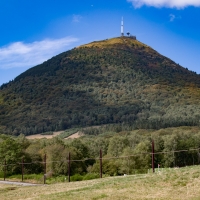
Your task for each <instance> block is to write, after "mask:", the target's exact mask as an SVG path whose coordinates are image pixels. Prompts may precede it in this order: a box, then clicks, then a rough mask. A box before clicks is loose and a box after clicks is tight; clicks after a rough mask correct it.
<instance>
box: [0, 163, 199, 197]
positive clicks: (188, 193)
mask: <svg viewBox="0 0 200 200" xmlns="http://www.w3.org/2000/svg"><path fill="white" fill-rule="evenodd" d="M0 199H1V200H11V199H15V200H19V199H28V200H32V199H35V200H36V199H37V200H41V199H42V200H44V199H45V200H46V199H48V200H53V199H55V200H59V199H63V200H64V199H65V200H66V199H71V200H78V199H80V200H84V199H91V200H97V199H109V200H110V199H113V200H119V199H120V200H121V199H123V200H124V199H154V200H155V199H166V200H170V199H181V200H185V199H192V200H197V199H200V166H193V167H185V168H178V169H170V170H160V172H158V173H155V174H146V175H130V176H122V177H108V178H103V179H95V180H89V181H81V182H71V183H68V182H66V183H57V184H51V185H41V186H15V185H5V184H0Z"/></svg>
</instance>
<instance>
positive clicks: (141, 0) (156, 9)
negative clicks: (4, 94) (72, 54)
mask: <svg viewBox="0 0 200 200" xmlns="http://www.w3.org/2000/svg"><path fill="white" fill-rule="evenodd" d="M122 16H123V18H124V30H125V32H130V33H131V34H132V35H136V36H137V39H138V40H139V41H141V42H143V43H145V44H147V45H149V46H151V47H152V48H153V49H155V50H156V51H158V52H159V53H161V54H162V55H165V56H167V57H169V58H170V59H172V60H174V61H175V62H176V63H179V64H180V65H181V66H183V67H187V68H188V69H189V70H192V71H195V72H197V73H198V74H200V66H199V61H200V20H199V19H200V0H73V1H71V0H32V1H31V0H0V26H1V29H0V30H1V31H0V85H1V84H2V83H6V82H8V81H10V80H12V79H14V78H15V77H16V76H18V75H19V74H20V73H22V72H24V71H26V70H27V69H28V68H30V67H33V66H35V65H37V64H40V63H42V62H44V61H45V60H48V59H49V58H51V57H53V56H55V55H57V54H59V53H61V52H63V51H67V50H69V49H72V48H74V47H76V46H79V45H81V44H86V43H89V42H92V41H97V40H103V39H107V38H112V37H118V36H120V23H121V18H122Z"/></svg>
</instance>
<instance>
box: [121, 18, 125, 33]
mask: <svg viewBox="0 0 200 200" xmlns="http://www.w3.org/2000/svg"><path fill="white" fill-rule="evenodd" d="M121 36H122V37H123V36H124V20H123V17H122V21H121Z"/></svg>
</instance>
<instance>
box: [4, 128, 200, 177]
mask: <svg viewBox="0 0 200 200" xmlns="http://www.w3.org/2000/svg"><path fill="white" fill-rule="evenodd" d="M125 129H126V128H125ZM125 129H124V128H123V127H121V130H120V129H119V127H118V126H113V125H109V126H102V127H100V128H91V129H85V130H84V133H85V134H84V136H82V137H80V138H78V139H67V140H63V139H61V138H59V136H57V137H54V138H52V139H40V140H38V139H35V140H28V139H26V137H25V136H24V135H20V136H18V137H14V136H8V135H2V134H1V135H0V160H1V165H0V174H2V172H3V171H4V165H3V164H4V161H5V160H6V163H7V175H11V174H20V173H21V165H20V164H19V163H21V162H22V161H21V160H22V158H23V159H24V162H25V163H26V165H24V173H25V174H34V173H36V174H37V173H44V164H43V161H44V155H45V154H46V157H47V174H51V176H58V175H67V174H68V154H69V152H70V153H71V175H72V176H73V175H76V174H78V175H80V176H86V175H87V176H88V175H89V174H90V175H91V174H92V175H94V176H95V177H99V151H100V149H101V150H102V154H103V174H105V175H108V176H114V175H122V174H135V173H147V171H148V169H151V166H152V165H151V152H152V144H151V143H152V140H154V144H155V166H156V167H157V166H158V164H159V165H160V167H161V168H166V167H177V166H178V167H183V166H189V165H197V164H199V162H200V152H199V150H200V128H199V127H178V128H166V129H160V130H144V129H140V130H132V131H126V130H125ZM116 131H117V132H116Z"/></svg>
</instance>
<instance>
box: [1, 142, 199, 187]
mask: <svg viewBox="0 0 200 200" xmlns="http://www.w3.org/2000/svg"><path fill="white" fill-rule="evenodd" d="M199 150H200V148H193V149H183V150H176V151H165V152H155V151H154V142H153V141H152V151H151V152H141V153H138V154H134V155H126V156H119V157H103V156H102V154H103V152H102V150H100V151H99V158H85V159H81V160H73V159H71V154H70V152H69V153H68V157H67V158H68V159H67V160H66V161H65V162H66V163H67V177H68V182H70V181H71V164H72V163H75V162H85V161H89V160H95V162H96V163H99V178H102V177H103V161H106V160H112V159H123V160H124V159H127V160H128V162H129V161H130V159H131V158H133V157H140V158H141V157H144V156H145V155H147V156H149V157H151V166H150V168H148V169H145V170H146V172H145V173H150V170H151V171H152V173H155V171H159V168H160V164H159V163H158V161H156V162H155V157H156V156H157V155H163V154H171V155H173V156H174V158H175V157H176V158H177V159H178V158H179V157H178V156H175V154H180V153H188V152H196V155H197V156H196V160H195V158H194V156H192V159H193V163H192V162H191V158H190V164H189V165H191V163H192V164H193V165H195V164H199V161H200V159H199V158H200V154H199ZM184 155H186V154H184ZM188 155H190V154H189V153H188ZM191 155H193V154H191ZM60 162H61V161H59V160H57V161H56V160H54V161H48V162H47V155H46V154H45V155H44V158H43V161H38V162H30V163H28V162H24V158H22V160H21V162H20V163H12V164H10V163H9V164H8V163H7V162H6V160H5V161H4V163H3V164H1V165H0V166H1V167H2V169H3V171H2V172H3V173H2V174H3V177H2V178H3V180H4V181H5V180H10V176H11V174H9V176H7V168H8V167H9V166H20V168H21V175H20V176H21V181H22V182H24V181H25V180H24V176H25V175H26V174H25V170H24V169H25V166H26V165H33V164H40V165H41V166H42V167H43V173H42V174H39V179H40V180H39V182H40V183H41V182H42V183H43V184H46V180H47V179H48V173H47V165H48V164H50V163H60ZM62 162H63V161H62ZM184 162H185V161H183V162H182V163H184ZM127 165H129V164H127ZM186 165H187V163H186V162H185V166H186ZM155 166H156V167H155ZM128 167H129V166H128ZM173 167H177V166H176V162H175V161H174V166H173ZM155 168H157V170H155ZM9 173H10V172H9ZM128 174H129V173H128ZM18 180H19V177H18ZM65 180H66V178H65Z"/></svg>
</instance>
